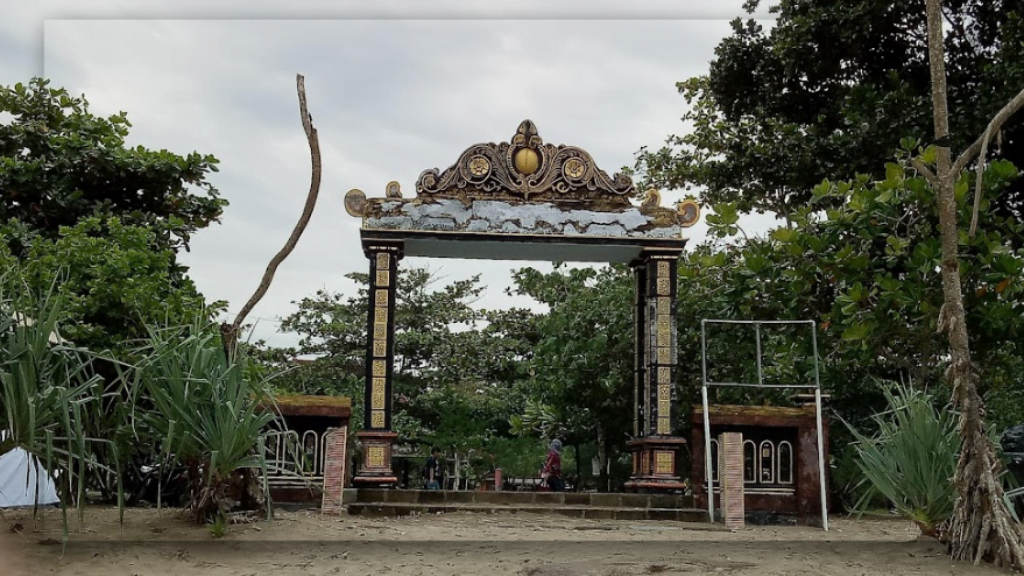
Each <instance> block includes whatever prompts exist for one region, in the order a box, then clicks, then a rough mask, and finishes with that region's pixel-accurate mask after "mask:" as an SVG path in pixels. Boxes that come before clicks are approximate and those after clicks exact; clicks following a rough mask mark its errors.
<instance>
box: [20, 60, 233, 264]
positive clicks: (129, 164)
mask: <svg viewBox="0 0 1024 576" xmlns="http://www.w3.org/2000/svg"><path fill="white" fill-rule="evenodd" d="M4 113H5V114H7V115H10V119H9V120H7V121H6V122H3V123H0V198H2V199H3V202H0V222H6V221H8V220H10V219H17V220H19V221H21V222H22V223H23V224H24V225H25V226H26V227H28V229H30V230H33V231H38V232H40V233H42V234H44V235H45V236H48V237H51V238H53V237H56V236H57V235H58V234H59V233H60V230H61V227H63V226H74V225H75V224H77V223H78V222H79V221H80V220H82V219H84V218H87V217H91V216H100V217H101V218H103V219H104V220H105V218H107V217H110V216H118V217H120V218H121V221H122V222H124V223H125V224H130V225H139V226H144V227H147V228H150V229H152V230H154V231H156V232H157V233H158V237H159V238H160V240H161V242H162V244H163V245H164V246H166V247H168V248H171V249H172V250H175V251H176V250H178V249H179V248H186V249H187V248H188V243H189V240H190V238H191V235H192V234H193V233H195V231H196V230H199V229H201V228H205V227H206V226H208V225H210V224H211V223H213V222H217V221H219V218H220V215H221V212H222V210H223V208H224V206H225V205H226V204H227V202H226V201H224V200H223V199H221V198H219V195H218V191H217V189H216V188H214V187H213V185H212V184H211V183H209V182H208V181H207V177H208V175H209V174H210V172H214V171H216V170H217V159H216V158H214V157H213V156H210V155H202V154H199V153H197V152H193V153H191V154H188V155H187V156H180V155H177V154H174V153H172V152H169V151H167V150H159V151H154V150H149V149H146V148H143V147H142V146H136V147H130V146H128V144H127V142H126V139H127V137H128V134H129V128H130V127H131V123H130V122H129V121H128V116H127V114H126V113H124V112H121V113H119V114H115V115H113V116H110V117H109V118H101V117H98V116H95V115H93V114H92V113H91V112H90V111H89V104H88V102H87V101H86V100H85V98H84V97H74V96H72V95H71V94H69V93H68V91H67V90H64V89H62V88H51V87H50V85H49V81H48V80H44V79H41V78H35V79H33V80H32V81H31V82H30V83H29V84H27V85H25V84H20V83H19V84H16V85H15V86H13V87H0V114H4ZM195 192H199V194H196V193H195ZM15 252H17V248H16V247H15Z"/></svg>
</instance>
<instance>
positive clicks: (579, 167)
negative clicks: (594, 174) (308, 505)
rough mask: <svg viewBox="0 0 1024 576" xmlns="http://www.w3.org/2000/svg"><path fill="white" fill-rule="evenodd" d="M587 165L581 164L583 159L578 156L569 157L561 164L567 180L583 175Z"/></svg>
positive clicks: (576, 178) (577, 178)
mask: <svg viewBox="0 0 1024 576" xmlns="http://www.w3.org/2000/svg"><path fill="white" fill-rule="evenodd" d="M586 169H587V167H586V165H584V164H583V161H582V160H580V159H579V158H569V159H568V160H566V161H565V164H563V165H562V173H563V174H565V177H566V178H567V179H569V180H579V179H580V178H582V177H583V173H584V172H585V171H586Z"/></svg>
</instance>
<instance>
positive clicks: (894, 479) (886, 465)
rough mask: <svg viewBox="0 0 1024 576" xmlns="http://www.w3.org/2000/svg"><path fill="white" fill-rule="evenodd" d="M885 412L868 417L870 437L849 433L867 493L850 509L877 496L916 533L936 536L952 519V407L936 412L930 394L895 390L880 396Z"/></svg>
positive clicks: (955, 438) (955, 441) (956, 442)
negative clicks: (870, 419)
mask: <svg viewBox="0 0 1024 576" xmlns="http://www.w3.org/2000/svg"><path fill="white" fill-rule="evenodd" d="M885 397H886V400H887V401H888V404H889V408H888V410H886V411H884V412H881V413H879V414H876V415H875V416H874V417H873V420H874V422H875V423H877V424H878V431H877V432H876V433H875V435H874V436H870V437H869V436H867V435H865V434H864V433H862V432H859V431H857V430H856V429H854V428H853V427H850V426H849V425H847V426H848V427H849V428H850V431H851V432H852V433H853V435H854V437H855V438H856V442H855V443H854V446H853V448H854V450H855V451H856V462H857V466H858V468H859V469H860V471H861V473H862V474H863V475H864V482H865V483H866V485H867V486H868V487H869V489H868V490H866V491H865V492H864V493H863V495H862V496H861V498H860V500H859V501H858V502H857V504H856V505H855V509H857V510H859V511H861V512H863V511H864V510H865V509H866V508H867V505H868V504H869V503H870V501H871V500H872V499H873V498H874V497H875V496H876V495H877V494H880V495H881V496H883V497H884V498H885V499H886V500H888V501H889V502H890V503H891V504H892V506H893V507H894V508H895V509H896V511H897V512H898V513H899V514H901V515H902V516H904V517H906V518H908V519H909V520H912V521H913V522H914V523H915V524H917V525H918V527H920V528H921V532H923V533H924V534H928V535H935V533H936V529H937V527H938V526H939V525H940V524H941V523H942V522H943V521H944V520H945V519H946V518H948V517H949V516H950V514H952V513H953V505H954V503H955V502H956V488H955V487H954V486H953V475H954V474H955V472H956V463H957V454H958V453H959V451H960V437H959V435H958V434H957V430H956V423H957V421H956V414H955V412H954V411H953V409H952V408H951V407H948V406H947V407H945V408H943V409H941V410H940V409H938V408H937V407H936V404H935V400H934V398H933V397H932V395H931V394H929V393H927V392H924V391H921V390H915V389H913V388H912V387H907V386H902V385H895V386H893V387H891V388H890V389H887V390H886V391H885Z"/></svg>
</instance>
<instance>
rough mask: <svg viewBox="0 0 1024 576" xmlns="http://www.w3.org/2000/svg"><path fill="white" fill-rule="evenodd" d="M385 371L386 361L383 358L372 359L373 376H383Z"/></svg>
mask: <svg viewBox="0 0 1024 576" xmlns="http://www.w3.org/2000/svg"><path fill="white" fill-rule="evenodd" d="M387 371H388V368H387V362H385V361H384V360H374V361H373V375H374V377H378V376H380V377H383V376H385V375H386V374H387Z"/></svg>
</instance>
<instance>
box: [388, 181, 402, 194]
mask: <svg viewBox="0 0 1024 576" xmlns="http://www.w3.org/2000/svg"><path fill="white" fill-rule="evenodd" d="M384 195H385V196H387V197H388V198H401V197H402V185H401V184H399V183H398V182H395V181H394V180H392V181H391V182H388V186H387V188H385V189H384Z"/></svg>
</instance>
